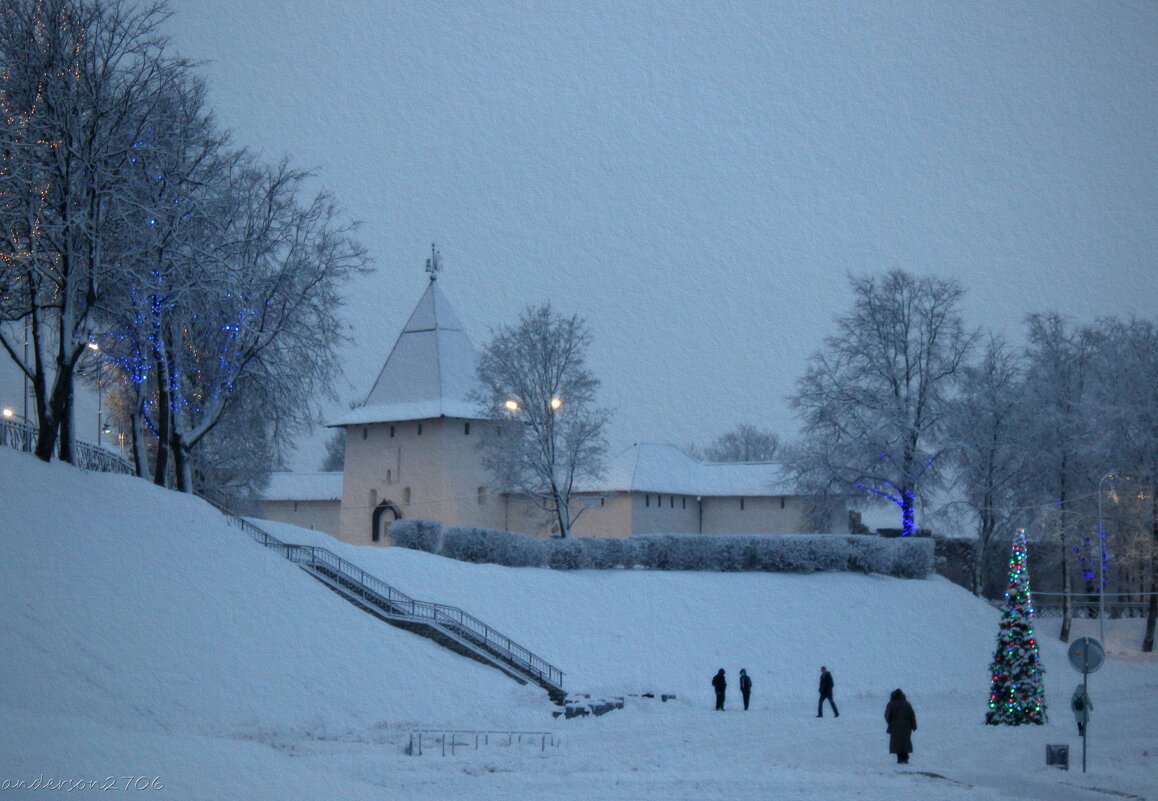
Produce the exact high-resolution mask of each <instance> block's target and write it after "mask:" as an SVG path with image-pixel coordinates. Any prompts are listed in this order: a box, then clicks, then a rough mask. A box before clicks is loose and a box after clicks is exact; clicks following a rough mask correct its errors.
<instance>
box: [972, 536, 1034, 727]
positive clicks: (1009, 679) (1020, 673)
mask: <svg viewBox="0 0 1158 801" xmlns="http://www.w3.org/2000/svg"><path fill="white" fill-rule="evenodd" d="M989 672H990V675H991V679H992V681H991V683H990V689H989V711H988V712H986V713H985V722H986V723H988V724H990V725H998V724H1001V725H1006V726H1020V725H1021V724H1023V723H1036V724H1038V725H1040V724H1042V723H1045V721H1046V715H1045V710H1046V706H1045V686H1044V684H1043V682H1042V675H1043V674H1044V673H1045V670H1044V668H1042V665H1041V654H1040V653H1039V651H1038V646H1037V638H1036V637H1035V635H1034V633H1033V596H1032V594H1031V593H1030V589H1029V567H1028V566H1027V564H1026V544H1025V531H1024V530H1022V529H1019V530H1018V531H1017V534H1015V535H1014V538H1013V553H1012V555H1011V556H1010V558H1009V587H1008V588H1007V589H1006V591H1005V603H1004V605H1003V606H1002V609H1001V624H1000V628H999V629H998V632H997V650H996V651H995V652H994V654H993V661H992V663H990V666H989Z"/></svg>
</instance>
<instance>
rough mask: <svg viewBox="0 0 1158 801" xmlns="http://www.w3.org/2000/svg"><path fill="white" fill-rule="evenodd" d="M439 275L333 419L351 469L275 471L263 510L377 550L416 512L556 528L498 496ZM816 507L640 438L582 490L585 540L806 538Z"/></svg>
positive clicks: (764, 467)
mask: <svg viewBox="0 0 1158 801" xmlns="http://www.w3.org/2000/svg"><path fill="white" fill-rule="evenodd" d="M436 278H437V264H436V265H435V270H434V271H432V272H431V279H430V282H429V283H428V285H427V287H426V291H425V292H424V293H423V295H422V297H421V298H420V299H419V301H418V304H417V306H415V308H414V311H413V312H412V313H411V315H410V319H409V320H407V322H406V325H405V326H404V327H403V329H402V332H401V334H399V336H398V339H397V341H396V342H395V343H394V347H393V349H392V350H391V351H390V355H389V357H387V359H386V363H385V364H384V365H383V367H382V370H381V372H380V373H379V375H378V378H377V380H376V381H375V382H374V386H373V387H372V388H371V390H370V393H369V394H368V395H367V396H366V400H365V402H364V403H362V405H360V406H358V407H357V408H354V409H352V410H351V411H349V412H347V413H346V414H343V415H342V416H340V417H338V418H337V419H335V420H333V421H331V422H330V423H329V425H330V426H332V427H338V428H342V429H344V430H345V432H346V457H345V466H344V470H343V473H341V474H334V473H314V474H285V473H283V474H277V475H275V476H274V477H273V480H272V481H271V483H270V488H269V489H268V490H267V491H266V493H265V496H264V504H263V509H264V511H263V516H265V517H267V518H269V519H272V520H279V521H282V522H287V523H294V524H296V525H302V526H305V527H308V528H315V529H318V530H320V531H325V532H327V533H329V534H332V535H333V536H335V537H337V538H338V539H340V540H342V541H344V542H350V543H355V544H367V545H373V544H376V545H385V544H387V531H388V529H389V527H390V523H392V522H393V521H394V520H397V519H400V518H403V517H407V518H410V517H414V518H421V519H426V520H437V521H439V522H442V523H444V524H447V525H468V526H481V527H485V528H497V529H505V530H509V531H519V532H523V533H527V534H532V535H535V536H541V537H546V536H550V535H551V534H552V533H554V532H553V531H552V529H551V524H550V522H549V521H545V518H544V517H543V515H542V514H536V512H537V510H533V509H532V508H531V507H530V504H529V502H528V501H527V500H526V499H525V498H519V497H517V496H509V495H507V494H504V493H497V492H495V491H493V490H492V489H491V482H492V479H491V476H490V474H489V473H488V471H487V470H486V469H485V468H484V467H483V466H482V461H481V459H480V455H479V452H478V448H477V443H478V438H479V435H480V434H481V433H483V431H484V430H485V428H486V427H487V426H493V425H496V422H495V421H493V420H489V419H487V418H485V417H480V416H479V414H478V411H477V408H476V407H475V405H474V404H473V403H471V402H470V401H469V400H468V394H469V393H470V391H471V389H472V387H473V386H474V384H475V378H476V376H475V367H476V364H477V361H476V355H475V350H474V346H473V345H472V344H471V341H470V338H469V337H468V336H467V334H466V331H465V330H463V327H462V324H461V323H460V322H459V320H458V317H457V315H455V313H454V310H453V309H452V308H451V305H450V303H449V301H447V299H446V296H445V295H444V294H443V293H442V291H441V290H440V289H439V287H438V283H437V281H436V280H435V279H436ZM339 475H340V476H341V483H340V492H338V489H337V481H338V479H337V476H339ZM806 500H807V499H806V498H803V497H801V496H798V495H793V494H791V493H790V492H789V491H788V490H787V489H785V488H784V487H782V486H781V485H780V483H779V481H778V479H777V476H776V470H775V466H774V465H771V464H763V463H761V464H732V463H728V464H712V463H704V462H700V461H698V460H696V459H694V458H692V457H691V456H689V455H687V454H686V453H684V452H683V451H681V450H679V449H678V448H675V447H673V446H670V445H655V444H641V445H634V446H632V447H631V448H628V449H627V450H626V451H624V452H623V453H621V454H619V455H618V456H617V457H616V458H615V459H613V460H612V462H611V464H610V465H609V469H608V471H607V474H606V476H605V478H604V479H603V480H602V481H599V482H594V483H592V484H590V485H588V486H584V487H582V488H581V490H580V492H579V493H578V495H577V498H576V501H577V503H578V504H581V505H582V506H583V507H584V509H585V511H584V512H583V513H582V514H581V516H580V517H579V519H578V520H577V521H576V523H575V527H574V529H573V531H572V533H573V535H574V536H578V537H598V536H602V537H627V536H630V535H631V534H643V533H686V534H786V533H804V532H806V531H808V530H809V529H808V526H807V523H806V520H807V518H806V510H807V503H806ZM840 530H841V531H846V530H847V523H846V522H845V521H843V520H842V525H841V528H840Z"/></svg>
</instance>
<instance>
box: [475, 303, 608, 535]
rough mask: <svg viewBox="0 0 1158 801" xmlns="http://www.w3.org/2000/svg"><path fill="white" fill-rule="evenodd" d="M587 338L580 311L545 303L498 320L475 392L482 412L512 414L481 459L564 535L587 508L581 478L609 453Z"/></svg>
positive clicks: (485, 441) (487, 439)
mask: <svg viewBox="0 0 1158 801" xmlns="http://www.w3.org/2000/svg"><path fill="white" fill-rule="evenodd" d="M590 343H591V335H590V334H589V333H588V332H587V329H586V326H585V324H584V322H583V321H582V320H581V319H580V318H579V317H577V316H572V317H562V316H560V315H558V314H556V313H555V311H554V310H553V309H552V308H551V305H550V304H549V303H545V304H543V305H541V306H537V307H531V308H528V309H527V310H526V311H524V312H523V314H522V315H521V316H520V317H519V321H518V322H517V323H516V324H515V325H513V326H504V327H501V328H499V329H498V330H497V331H496V332H495V333H494V334H493V336H492V337H491V340H490V342H489V343H487V345H486V346H485V347H484V348H483V350H482V353H481V354H480V357H479V363H478V379H479V383H480V385H481V390H480V391H478V392H477V393H476V394H475V400H476V402H477V403H478V404H479V407H480V409H481V412H482V414H483V415H484V416H486V417H491V418H496V419H501V420H505V421H507V422H504V424H503V425H502V426H500V427H499V430H498V431H497V432H495V433H490V434H488V435H487V436H484V437H483V438H482V440H481V443H480V446H481V448H482V457H483V463H484V465H485V466H486V467H487V468H488V469H489V470H490V471H491V472H492V473H493V474H494V476H495V479H496V482H497V484H498V486H499V488H500V489H502V490H503V491H507V492H514V493H517V494H518V495H521V496H523V497H526V498H528V499H529V500H530V501H532V502H533V503H534V504H535V505H536V506H537V507H538V508H539V509H541V510H543V511H544V512H546V513H547V514H549V515H550V516H551V517H552V518H553V519H554V520H555V523H556V525H557V527H558V531H559V535H560V536H562V537H567V536H570V534H571V526H572V524H573V523H574V522H575V520H577V519H578V518H579V516H580V515H581V514H582V512H583V509H582V508H578V509H577V508H575V505H574V504H573V503H572V493H573V491H574V489H575V483H576V481H578V480H581V479H584V478H594V477H598V476H599V475H600V474H601V473H602V471H603V465H604V460H605V458H606V451H607V443H606V440H605V439H604V433H603V432H604V428H605V426H606V423H607V420H608V416H609V415H608V412H607V411H606V410H604V409H601V408H599V407H597V406H596V405H595V393H596V390H597V389H598V387H599V381H598V380H597V379H596V378H595V376H594V375H592V374H591V371H590V370H588V369H587V365H586V351H587V347H588V345H590Z"/></svg>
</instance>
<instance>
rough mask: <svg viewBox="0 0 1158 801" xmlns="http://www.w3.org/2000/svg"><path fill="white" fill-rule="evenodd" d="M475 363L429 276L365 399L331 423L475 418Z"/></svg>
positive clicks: (466, 340) (463, 333)
mask: <svg viewBox="0 0 1158 801" xmlns="http://www.w3.org/2000/svg"><path fill="white" fill-rule="evenodd" d="M477 363H478V360H477V357H476V355H475V351H474V345H472V344H471V341H470V337H468V336H467V335H466V331H464V330H463V327H462V323H460V322H459V320H458V316H457V315H456V314H455V313H454V309H452V308H451V306H450V302H449V301H448V300H447V299H446V296H445V295H444V294H442V291H441V290H440V289H439V288H438V283H437V282H436V281H431V282H430V283H429V284H427V287H426V291H425V292H424V293H423V294H422V297H421V298H420V299H419V300H418V305H417V306H415V307H414V311H413V312H412V313H411V315H410V319H409V320H407V322H406V325H405V327H404V328H403V329H402V333H401V334H399V335H398V339H397V341H395V343H394V348H393V349H392V350H391V351H390V355H389V356H388V357H387V359H386V363H385V364H384V365H383V366H382V371H381V372H380V373H379V374H378V379H377V380H376V381H375V382H374V386H373V388H371V390H370V394H368V395H367V396H366V400H365V402H364V403H363V404H362V405H361V406H359V407H357V408H355V409H352V410H350V411H349V412H347V413H346V414H343V415H341V416H339V417H337V418H336V419H334V420H332V421H331V422H330V423H329V424H328V425H331V426H342V425H356V424H359V423H385V422H392V421H395V420H423V419H429V418H434V417H465V418H477V417H478V416H479V415H478V412H477V407H476V406H475V405H474V404H473V403H472V402H471V401H469V400H468V399H467V396H468V395H469V393H470V391H471V390H472V389H473V388H474V385H475V381H476V375H475V368H476V366H477Z"/></svg>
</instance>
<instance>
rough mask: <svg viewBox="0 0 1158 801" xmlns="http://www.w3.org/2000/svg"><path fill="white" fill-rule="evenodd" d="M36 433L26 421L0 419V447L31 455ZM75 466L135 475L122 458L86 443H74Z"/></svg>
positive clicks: (129, 465)
mask: <svg viewBox="0 0 1158 801" xmlns="http://www.w3.org/2000/svg"><path fill="white" fill-rule="evenodd" d="M38 433H39V429H38V428H37V427H36V426H35V425H33V424H32V423H29V422H27V421H21V420H5V419H2V418H0V445H3V446H6V447H9V448H14V449H15V450H18V451H23V452H25V453H33V452H34V451H35V450H36V437H37V435H38ZM75 466H76V467H79V468H81V469H84V470H92V471H94V472H98V473H121V474H124V475H130V476H131V475H134V474H135V473H136V470H135V469H134V468H133V465H132V464H131V463H130V462H129V461H128V460H127V459H125V458H124V457H122V456H120V455H118V454H115V453H113V452H112V451H107V450H105V449H104V448H98V447H97V446H96V445H91V444H89V443H87V442H77V443H76V462H75Z"/></svg>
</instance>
